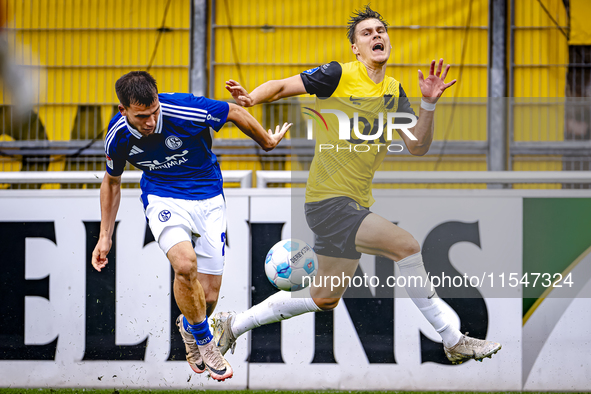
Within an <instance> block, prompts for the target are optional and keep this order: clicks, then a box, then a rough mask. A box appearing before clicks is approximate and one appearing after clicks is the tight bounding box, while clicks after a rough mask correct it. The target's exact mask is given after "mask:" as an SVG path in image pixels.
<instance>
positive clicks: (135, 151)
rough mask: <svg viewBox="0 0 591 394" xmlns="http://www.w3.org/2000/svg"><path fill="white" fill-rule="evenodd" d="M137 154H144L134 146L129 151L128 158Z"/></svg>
mask: <svg viewBox="0 0 591 394" xmlns="http://www.w3.org/2000/svg"><path fill="white" fill-rule="evenodd" d="M138 153H144V151H143V150H141V149H140V148H138V147H137V146H135V145H134V146H132V147H131V150H130V151H129V156H133V155H137V154H138Z"/></svg>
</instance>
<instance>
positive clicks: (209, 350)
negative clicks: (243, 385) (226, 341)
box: [198, 339, 234, 382]
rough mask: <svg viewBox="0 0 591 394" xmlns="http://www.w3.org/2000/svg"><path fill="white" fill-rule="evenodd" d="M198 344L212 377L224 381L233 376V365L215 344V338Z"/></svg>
mask: <svg viewBox="0 0 591 394" xmlns="http://www.w3.org/2000/svg"><path fill="white" fill-rule="evenodd" d="M198 346H199V352H200V353H201V355H202V356H203V363H204V364H205V368H207V370H208V371H209V374H210V375H211V377H212V378H214V379H215V380H219V381H220V382H223V381H224V380H226V379H229V378H231V377H232V375H233V374H234V372H233V371H232V367H231V366H230V364H228V362H227V361H226V359H225V358H224V356H222V353H220V349H218V347H217V346H216V345H215V342H214V340H213V339H212V340H211V341H209V342H208V343H207V344H205V345H198Z"/></svg>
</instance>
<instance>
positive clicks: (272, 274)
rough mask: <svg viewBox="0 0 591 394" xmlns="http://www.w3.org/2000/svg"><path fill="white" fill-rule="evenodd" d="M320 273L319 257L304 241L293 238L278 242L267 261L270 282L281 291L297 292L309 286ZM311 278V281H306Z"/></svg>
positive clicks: (268, 255)
mask: <svg viewBox="0 0 591 394" xmlns="http://www.w3.org/2000/svg"><path fill="white" fill-rule="evenodd" d="M316 272H318V257H316V253H314V249H312V247H311V246H310V245H308V244H307V243H305V242H304V241H301V240H299V239H295V238H291V239H284V240H282V241H279V242H277V243H276V244H275V245H274V246H273V247H272V248H271V250H269V253H267V258H266V259H265V273H266V274H267V278H268V279H269V282H271V283H272V284H273V286H275V287H276V288H278V289H279V290H285V291H296V290H300V289H303V288H304V287H306V286H308V285H309V283H310V281H311V280H312V278H313V277H314V276H315V275H316ZM304 277H310V280H308V279H306V280H304V279H303V278H304Z"/></svg>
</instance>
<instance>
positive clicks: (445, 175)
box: [256, 171, 591, 188]
mask: <svg viewBox="0 0 591 394" xmlns="http://www.w3.org/2000/svg"><path fill="white" fill-rule="evenodd" d="M256 176H257V188H265V187H267V185H268V184H269V183H306V181H307V180H308V171H257V172H256ZM373 183H382V184H384V183H486V184H514V183H528V184H536V183H588V184H589V183H591V173H589V172H584V171H376V173H375V176H374V178H373Z"/></svg>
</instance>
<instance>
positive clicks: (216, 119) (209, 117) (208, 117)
mask: <svg viewBox="0 0 591 394" xmlns="http://www.w3.org/2000/svg"><path fill="white" fill-rule="evenodd" d="M207 120H213V121H214V122H221V119H220V118H214V117H213V116H211V114H208V115H207Z"/></svg>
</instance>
